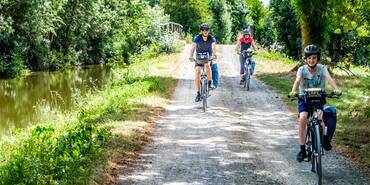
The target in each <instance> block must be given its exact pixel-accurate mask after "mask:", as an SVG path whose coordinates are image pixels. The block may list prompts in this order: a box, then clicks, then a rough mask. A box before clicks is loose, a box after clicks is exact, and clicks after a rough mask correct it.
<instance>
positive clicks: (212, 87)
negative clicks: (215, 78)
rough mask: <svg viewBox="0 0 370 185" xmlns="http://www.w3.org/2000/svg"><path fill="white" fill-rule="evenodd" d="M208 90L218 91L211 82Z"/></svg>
mask: <svg viewBox="0 0 370 185" xmlns="http://www.w3.org/2000/svg"><path fill="white" fill-rule="evenodd" d="M208 89H210V90H213V89H216V87H215V86H214V85H212V82H211V81H209V82H208Z"/></svg>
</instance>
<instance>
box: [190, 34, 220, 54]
mask: <svg viewBox="0 0 370 185" xmlns="http://www.w3.org/2000/svg"><path fill="white" fill-rule="evenodd" d="M215 42H216V38H215V37H214V36H212V35H208V38H207V41H204V40H203V37H202V34H199V35H197V36H195V37H194V40H193V43H196V44H197V47H196V52H197V53H204V52H208V53H209V55H210V56H211V55H212V43H215Z"/></svg>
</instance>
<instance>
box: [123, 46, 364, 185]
mask: <svg viewBox="0 0 370 185" xmlns="http://www.w3.org/2000/svg"><path fill="white" fill-rule="evenodd" d="M219 50H220V56H221V57H220V59H219V63H218V65H219V68H220V74H221V86H220V87H219V88H218V89H217V90H215V91H213V92H212V96H211V97H210V99H209V109H208V110H207V112H206V113H203V112H202V110H201V103H194V96H195V86H194V82H193V79H194V77H193V75H194V69H193V64H191V63H189V62H188V61H187V56H188V53H189V46H187V47H186V48H185V50H184V52H183V53H182V59H183V63H182V66H183V67H181V68H180V69H181V70H182V71H181V72H180V74H181V75H180V80H179V83H178V86H177V89H176V92H175V94H174V97H173V101H172V103H171V105H170V106H168V107H167V111H166V113H165V114H164V115H163V116H162V117H161V118H160V119H159V120H158V123H157V129H156V130H155V132H154V135H153V142H152V143H151V144H149V145H147V146H146V147H145V149H144V150H143V152H142V154H140V157H139V158H138V160H137V162H136V163H135V164H133V165H132V166H131V167H130V168H129V169H126V170H125V171H124V172H122V174H121V175H120V176H119V184H168V185H169V184H176V185H178V184H210V185H211V184H212V185H213V184H292V185H297V184H315V182H316V176H315V174H314V173H312V172H311V171H310V164H309V163H297V162H296V161H295V155H296V153H297V152H298V141H297V125H296V119H295V115H294V114H293V113H289V112H288V110H287V108H286V106H285V105H284V103H282V102H281V101H280V100H279V99H278V98H277V95H276V93H275V92H274V91H272V90H270V89H268V88H267V87H266V86H265V85H263V84H262V83H260V82H259V81H257V80H256V79H253V82H252V86H251V91H249V92H248V91H246V90H244V89H241V88H240V86H239V84H238V82H239V75H238V71H239V64H238V63H239V62H238V59H237V56H236V55H235V54H234V46H219ZM257 68H258V61H257ZM323 171H324V172H323V174H324V177H323V184H335V185H341V184H370V181H369V179H368V178H367V176H366V175H365V174H363V173H361V172H360V171H359V170H358V169H357V168H356V167H354V164H352V163H351V162H349V161H347V160H346V159H345V158H344V157H341V156H340V155H337V154H336V153H335V152H334V151H330V152H327V153H326V155H325V156H324V157H323Z"/></svg>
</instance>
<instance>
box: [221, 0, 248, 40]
mask: <svg viewBox="0 0 370 185" xmlns="http://www.w3.org/2000/svg"><path fill="white" fill-rule="evenodd" d="M226 3H227V5H228V7H229V12H230V17H231V22H232V26H231V34H232V40H235V39H236V37H237V34H238V32H239V31H241V30H243V29H245V28H248V26H249V24H248V21H247V14H248V9H247V6H246V3H245V0H227V1H226Z"/></svg>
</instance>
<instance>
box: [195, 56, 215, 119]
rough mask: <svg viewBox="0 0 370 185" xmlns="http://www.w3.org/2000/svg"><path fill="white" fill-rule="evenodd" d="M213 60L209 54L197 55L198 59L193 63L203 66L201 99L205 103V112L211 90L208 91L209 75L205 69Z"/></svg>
mask: <svg viewBox="0 0 370 185" xmlns="http://www.w3.org/2000/svg"><path fill="white" fill-rule="evenodd" d="M212 60H213V58H211V57H210V55H209V53H208V52H205V53H197V57H196V59H194V60H193V61H194V62H196V63H197V64H198V65H201V74H200V98H201V100H202V102H203V107H202V109H203V112H205V111H206V109H207V107H208V104H207V98H208V97H209V96H210V95H209V89H208V79H207V73H206V69H205V67H204V65H205V64H207V63H208V62H210V61H212Z"/></svg>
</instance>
